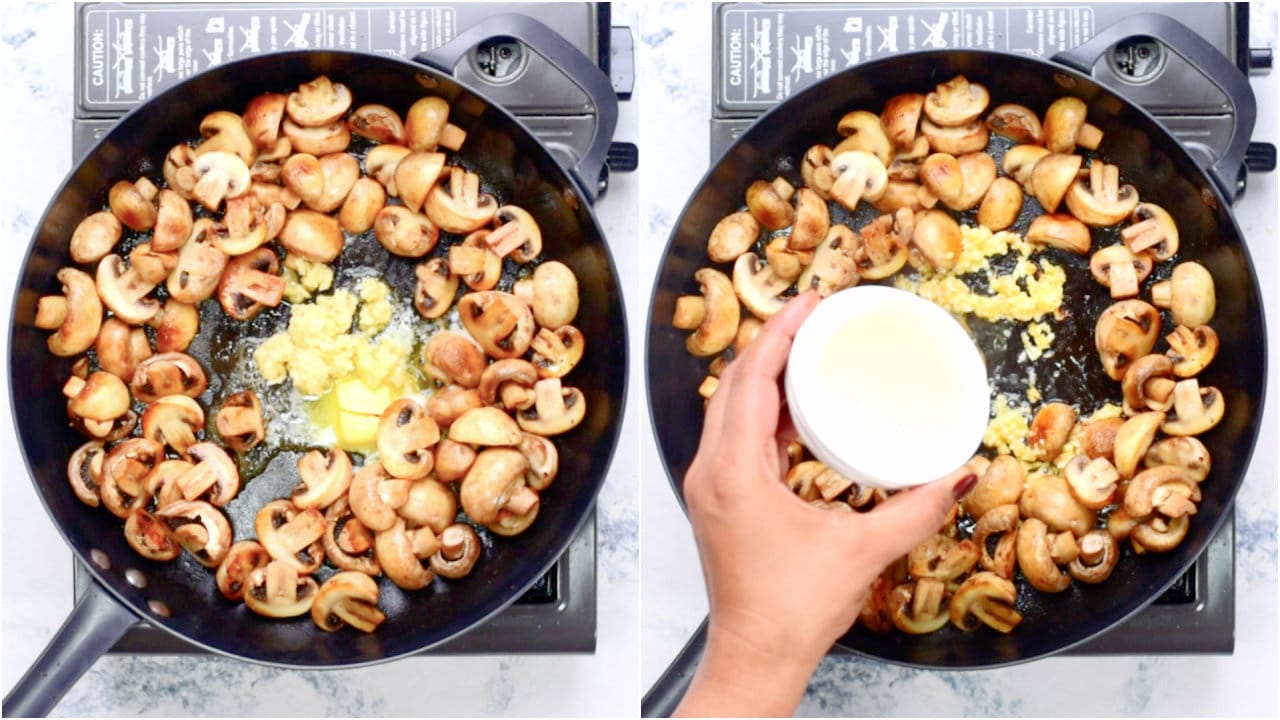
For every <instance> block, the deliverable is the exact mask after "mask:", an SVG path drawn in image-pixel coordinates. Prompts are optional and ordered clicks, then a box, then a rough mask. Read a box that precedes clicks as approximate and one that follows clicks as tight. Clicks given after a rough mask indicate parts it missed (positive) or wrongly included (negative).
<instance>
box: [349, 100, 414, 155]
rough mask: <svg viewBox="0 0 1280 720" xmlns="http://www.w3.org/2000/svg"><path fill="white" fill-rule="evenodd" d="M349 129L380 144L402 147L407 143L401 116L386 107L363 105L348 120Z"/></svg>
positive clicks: (371, 104) (373, 104) (374, 104)
mask: <svg viewBox="0 0 1280 720" xmlns="http://www.w3.org/2000/svg"><path fill="white" fill-rule="evenodd" d="M347 127H348V128H350V129H351V132H353V133H355V134H356V135H359V136H360V137H363V138H368V139H370V140H373V141H374V142H378V143H394V144H397V145H400V144H403V143H404V141H405V132H404V123H403V122H402V121H401V120H400V115H399V114H398V113H396V111H395V110H392V109H391V108H389V107H387V106H386V105H378V104H376V103H370V104H367V105H361V106H360V107H358V108H356V109H355V112H353V113H351V117H348V118H347Z"/></svg>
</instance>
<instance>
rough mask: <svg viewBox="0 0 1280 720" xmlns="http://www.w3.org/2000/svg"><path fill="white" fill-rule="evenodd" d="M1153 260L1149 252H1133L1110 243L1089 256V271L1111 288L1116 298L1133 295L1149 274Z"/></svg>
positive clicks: (1094, 277)
mask: <svg viewBox="0 0 1280 720" xmlns="http://www.w3.org/2000/svg"><path fill="white" fill-rule="evenodd" d="M1154 267H1155V262H1154V260H1153V258H1152V255H1151V253H1149V252H1145V251H1144V252H1141V253H1139V254H1136V255H1135V254H1134V253H1133V252H1132V251H1131V250H1130V249H1129V248H1128V247H1126V246H1125V245H1111V246H1109V247H1104V248H1102V249H1101V250H1098V251H1097V252H1095V253H1094V254H1093V256H1092V257H1091V258H1089V271H1090V272H1091V273H1092V274H1093V279H1094V280H1097V281H1098V282H1099V283H1101V284H1102V285H1103V286H1104V287H1108V288H1110V289H1111V297H1112V298H1114V299H1116V300H1121V299H1124V298H1131V297H1135V296H1137V294H1138V285H1139V284H1140V283H1142V282H1143V281H1145V280H1146V279H1147V276H1149V275H1151V270H1152V269H1153V268H1154Z"/></svg>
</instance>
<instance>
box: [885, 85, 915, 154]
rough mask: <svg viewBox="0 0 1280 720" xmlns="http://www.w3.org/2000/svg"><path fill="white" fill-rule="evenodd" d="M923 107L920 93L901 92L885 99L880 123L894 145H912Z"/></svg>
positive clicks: (905, 146) (903, 146) (902, 146)
mask: <svg viewBox="0 0 1280 720" xmlns="http://www.w3.org/2000/svg"><path fill="white" fill-rule="evenodd" d="M923 108H924V95H923V94H921V93H902V94H900V95H894V96H893V97H891V98H889V99H888V100H886V101H885V103H884V109H883V110H881V112H880V124H881V125H883V126H884V132H885V134H886V135H887V136H888V137H889V139H890V140H891V141H892V142H893V144H894V145H896V146H898V147H900V148H909V147H911V146H912V144H913V143H914V142H915V139H916V130H917V129H918V128H919V126H920V112H921V110H923Z"/></svg>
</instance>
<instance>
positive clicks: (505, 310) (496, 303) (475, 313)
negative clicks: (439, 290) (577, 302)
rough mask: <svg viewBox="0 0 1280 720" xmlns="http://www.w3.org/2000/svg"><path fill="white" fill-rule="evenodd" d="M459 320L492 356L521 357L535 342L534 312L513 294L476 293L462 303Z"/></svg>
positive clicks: (469, 294) (460, 301)
mask: <svg viewBox="0 0 1280 720" xmlns="http://www.w3.org/2000/svg"><path fill="white" fill-rule="evenodd" d="M458 318H459V320H461V321H462V326H463V327H464V328H466V330H467V333H469V334H470V335H471V337H472V338H474V339H475V341H476V342H478V343H480V347H481V348H483V349H484V351H485V353H486V354H488V355H489V356H490V357H493V358H496V359H502V358H510V357H520V356H522V355H524V354H525V352H527V351H528V350H529V345H530V343H532V342H533V334H534V327H535V323H534V319H533V311H532V310H531V309H530V308H529V306H528V305H525V304H524V303H522V302H520V300H519V299H518V298H516V296H514V295H512V294H511V293H505V292H499V291H495V290H490V291H485V292H473V293H468V294H467V295H464V296H463V297H462V299H461V300H459V301H458Z"/></svg>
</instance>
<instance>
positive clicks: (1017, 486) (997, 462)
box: [960, 455, 1027, 519]
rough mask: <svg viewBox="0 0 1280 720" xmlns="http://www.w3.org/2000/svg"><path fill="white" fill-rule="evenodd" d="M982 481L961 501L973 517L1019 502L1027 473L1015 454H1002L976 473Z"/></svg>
mask: <svg viewBox="0 0 1280 720" xmlns="http://www.w3.org/2000/svg"><path fill="white" fill-rule="evenodd" d="M975 474H977V476H978V483H977V484H976V485H974V486H973V489H972V490H970V491H969V494H968V495H965V496H964V497H963V498H961V500H960V504H961V506H962V507H963V508H964V511H965V512H966V513H968V514H969V517H972V518H975V519H980V518H982V517H985V516H986V515H987V513H989V512H991V511H992V510H993V509H995V508H997V507H1000V506H1001V505H1009V504H1013V503H1016V502H1018V498H1020V497H1021V496H1022V488H1023V485H1024V484H1025V483H1026V479H1027V473H1026V470H1024V469H1023V467H1022V463H1020V462H1018V461H1017V459H1015V458H1014V457H1013V456H1012V455H999V456H997V457H996V459H994V460H992V461H991V462H990V463H988V464H987V467H986V469H985V470H982V471H981V472H976V473H975Z"/></svg>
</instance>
